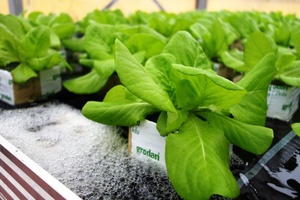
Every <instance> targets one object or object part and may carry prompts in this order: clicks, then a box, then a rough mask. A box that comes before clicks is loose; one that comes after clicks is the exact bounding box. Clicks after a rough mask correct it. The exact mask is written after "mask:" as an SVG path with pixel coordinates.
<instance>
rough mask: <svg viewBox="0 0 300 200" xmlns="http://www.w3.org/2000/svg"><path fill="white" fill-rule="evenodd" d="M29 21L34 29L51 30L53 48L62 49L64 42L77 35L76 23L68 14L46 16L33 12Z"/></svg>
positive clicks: (29, 16)
mask: <svg viewBox="0 0 300 200" xmlns="http://www.w3.org/2000/svg"><path fill="white" fill-rule="evenodd" d="M28 20H29V22H30V23H31V24H32V25H33V26H34V27H40V26H45V27H48V28H49V30H50V46H51V47H52V48H56V49H61V47H62V44H61V43H62V40H64V39H68V38H71V37H73V35H74V34H75V24H74V21H73V19H72V18H71V17H70V15H68V14H67V13H60V14H59V15H56V14H53V13H50V14H48V15H45V14H44V13H42V12H32V13H30V14H29V15H28Z"/></svg>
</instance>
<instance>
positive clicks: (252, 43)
mask: <svg viewBox="0 0 300 200" xmlns="http://www.w3.org/2000/svg"><path fill="white" fill-rule="evenodd" d="M299 33H300V32H299ZM294 37H295V38H298V36H297V35H296V34H295V36H294ZM297 48H298V47H297ZM268 53H274V54H275V55H276V62H275V72H276V73H275V74H274V77H273V80H279V81H281V82H283V83H284V84H286V85H289V86H296V87H299V86H300V61H299V58H298V54H297V52H296V51H295V50H292V49H289V48H284V47H280V46H277V45H276V43H275V41H274V40H273V39H272V38H271V37H269V36H268V35H266V34H264V33H262V32H260V31H257V32H254V33H252V34H251V35H250V36H249V38H248V40H247V42H246V44H245V51H244V52H241V51H238V50H236V49H234V50H232V51H227V52H224V53H223V54H222V60H223V62H224V63H225V64H226V66H227V67H229V68H232V69H234V70H236V71H239V72H243V73H247V72H248V71H249V70H251V69H252V68H253V66H254V65H256V64H257V62H258V61H259V60H261V59H262V58H263V57H264V56H265V55H267V54H268Z"/></svg>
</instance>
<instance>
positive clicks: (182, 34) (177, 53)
mask: <svg viewBox="0 0 300 200" xmlns="http://www.w3.org/2000/svg"><path fill="white" fill-rule="evenodd" d="M179 46H180V48H178V47H179ZM163 53H169V54H172V55H173V56H174V58H176V61H175V63H177V64H183V65H186V66H191V67H198V68H203V69H211V64H210V61H209V59H208V58H207V56H206V55H205V53H204V51H203V49H202V47H201V46H200V44H199V42H197V41H196V40H195V39H194V38H193V37H192V36H191V35H190V34H189V33H188V32H186V31H179V32H177V33H176V34H175V35H173V37H172V38H171V39H170V41H169V42H168V43H167V44H166V46H165V48H164V50H163Z"/></svg>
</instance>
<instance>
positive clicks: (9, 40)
mask: <svg viewBox="0 0 300 200" xmlns="http://www.w3.org/2000/svg"><path fill="white" fill-rule="evenodd" d="M0 33H1V38H0V67H1V68H2V69H6V70H9V71H11V73H12V75H13V78H14V81H15V82H16V83H24V82H26V81H27V80H29V79H30V78H32V77H37V76H38V74H37V72H38V71H40V70H43V69H46V68H51V67H53V66H55V65H58V64H59V63H61V62H64V63H65V65H66V66H69V65H68V64H67V63H66V62H65V60H64V59H63V58H62V57H61V55H59V53H58V52H57V51H55V50H52V49H51V48H50V30H49V28H47V27H36V28H32V29H30V30H29V31H28V32H27V30H26V29H24V26H23V23H22V22H21V21H20V20H19V19H18V18H17V17H15V16H12V15H0Z"/></svg>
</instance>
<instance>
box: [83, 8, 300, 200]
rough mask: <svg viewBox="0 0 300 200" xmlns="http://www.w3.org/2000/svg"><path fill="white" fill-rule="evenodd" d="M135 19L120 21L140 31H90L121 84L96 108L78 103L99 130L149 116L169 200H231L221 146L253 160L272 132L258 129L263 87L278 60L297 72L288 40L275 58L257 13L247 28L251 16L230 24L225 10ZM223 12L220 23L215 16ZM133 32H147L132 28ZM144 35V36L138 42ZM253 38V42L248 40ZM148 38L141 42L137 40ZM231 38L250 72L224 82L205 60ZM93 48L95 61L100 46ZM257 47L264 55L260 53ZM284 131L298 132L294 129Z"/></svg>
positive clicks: (233, 189)
mask: <svg viewBox="0 0 300 200" xmlns="http://www.w3.org/2000/svg"><path fill="white" fill-rule="evenodd" d="M136 14H137V16H138V18H137V19H138V20H136V18H134V17H133V16H131V18H130V19H131V20H132V21H134V20H133V19H135V20H136V22H139V23H140V24H131V25H130V26H131V27H128V26H124V24H122V25H117V26H115V25H109V27H111V26H114V27H115V28H112V29H113V30H112V31H111V32H110V31H107V30H109V28H107V29H105V30H106V31H104V30H102V31H101V33H100V32H99V33H97V34H98V36H100V35H101V37H102V39H100V38H99V39H98V41H102V40H105V39H106V40H107V41H110V45H109V46H110V50H113V51H110V54H111V56H110V57H109V59H112V60H113V61H114V62H113V61H112V60H111V65H110V66H111V70H110V73H113V70H115V71H116V73H117V75H118V76H119V78H120V80H121V83H122V84H121V85H118V86H115V87H113V88H112V89H111V90H110V91H109V92H108V93H107V94H106V96H105V98H104V100H103V101H102V102H95V101H90V102H87V103H86V105H85V106H84V107H83V109H82V113H83V115H84V116H86V117H87V118H89V119H91V120H94V121H96V122H99V123H103V124H108V125H114V126H134V125H136V124H138V122H139V121H142V120H144V119H145V118H147V116H149V115H153V113H155V114H157V115H158V119H157V121H156V122H157V130H158V131H159V133H160V134H161V136H163V137H167V140H166V155H165V156H166V160H165V161H166V166H167V172H168V175H169V178H170V180H171V182H172V184H173V186H174V188H175V190H176V191H177V192H178V194H179V195H180V196H181V197H183V198H184V199H209V198H210V197H211V196H212V195H213V194H219V195H221V196H225V197H230V198H234V197H237V196H238V194H239V188H238V186H237V184H236V181H235V179H234V177H233V176H232V174H231V172H230V169H229V154H228V153H227V152H229V146H228V145H229V143H231V144H234V145H237V146H239V147H240V148H242V149H244V150H246V151H249V152H251V153H254V154H261V153H263V152H265V151H266V150H267V149H268V147H269V146H270V144H271V142H272V138H273V131H272V130H271V129H269V128H266V127H264V126H265V120H266V110H267V104H266V102H267V90H268V86H269V85H270V83H271V82H272V80H273V79H274V78H277V77H278V73H277V72H278V65H279V64H278V63H279V62H281V63H284V62H285V60H284V59H285V58H288V59H289V60H291V61H290V64H291V63H292V62H293V68H294V69H296V68H297V66H294V64H295V63H294V61H295V62H297V61H296V60H297V58H298V53H299V52H298V51H297V48H298V47H297V44H296V39H295V38H297V37H298V36H297V34H296V33H294V32H293V33H292V32H291V35H292V36H290V37H291V38H292V39H291V40H289V41H288V44H287V43H286V48H287V52H294V57H293V59H292V58H289V56H285V55H283V57H282V58H279V57H280V55H279V54H278V52H277V50H276V49H278V48H280V47H278V45H280V43H279V42H278V44H276V43H275V42H273V43H271V42H270V44H269V43H266V41H273V40H275V39H276V37H278V33H276V31H277V29H276V30H275V29H272V28H271V27H267V28H266V26H265V25H268V24H269V23H270V20H271V19H272V18H267V16H266V15H263V16H260V15H258V13H255V14H256V15H258V16H259V17H261V18H263V19H265V18H266V19H268V20H265V21H263V22H260V23H259V22H257V24H255V23H252V22H253V21H255V20H254V19H253V18H250V16H251V15H249V16H248V18H247V17H246V18H244V16H240V15H239V16H238V17H239V19H238V20H236V21H234V20H235V19H234V17H233V15H230V13H228V12H225V13H212V14H210V13H209V14H207V13H204V14H203V13H194V12H190V13H188V14H187V13H185V14H182V15H180V16H179V17H178V16H175V15H172V14H165V13H151V14H149V15H148V14H146V13H142V12H138V13H136ZM223 14H224V18H223V17H221V16H220V15H223ZM235 14H237V13H235ZM276 16H280V14H277V15H276ZM264 17H265V18H264ZM229 19H230V20H231V21H233V22H232V23H230V20H229ZM244 19H246V20H248V21H249V22H250V23H249V24H250V25H249V24H248V25H247V26H249V27H246V28H245V30H237V29H236V28H234V26H233V25H232V24H233V23H238V22H239V21H242V22H243V20H244ZM292 19H293V20H296V19H295V18H293V17H291V20H292ZM274 23H275V20H274ZM235 25H236V24H235ZM101 26H102V27H104V25H100V26H99V25H97V26H96V25H91V26H89V27H87V28H86V32H85V34H86V38H85V41H86V43H85V44H87V43H88V39H87V38H88V37H89V35H90V34H91V33H90V31H91V30H92V28H93V29H98V30H100V29H101V28H100V27H101ZM105 26H107V25H105ZM90 27H92V28H90ZM141 27H143V28H146V27H147V28H148V31H146V32H144V31H145V29H142V30H143V31H141ZM128 28H129V29H132V30H136V29H140V31H141V32H142V33H143V34H141V32H139V33H137V32H135V31H130V32H128ZM149 28H150V29H149ZM151 29H152V31H149V30H151ZM270 30H272V31H273V32H272V31H270ZM268 31H269V32H268ZM95 32H96V31H95V30H94V33H95ZM124 33H130V35H127V34H125V35H126V36H125V35H124ZM145 33H146V34H150V35H151V37H150V35H148V38H147V37H146V35H145ZM154 35H155V37H154V38H153V36H154ZM257 35H258V36H257ZM124 36H125V37H124ZM272 36H273V38H272ZM255 37H260V38H263V39H258V40H257V42H256V41H255V40H256V39H255ZM92 38H93V37H92ZM150 38H151V39H150ZM148 39H150V40H149V41H150V42H146V41H147V40H148ZM237 41H238V42H239V43H240V44H241V46H242V48H241V50H245V55H246V56H245V57H246V60H247V62H249V63H251V65H249V66H247V67H246V65H244V67H245V68H247V69H248V70H247V71H245V72H244V73H243V78H242V79H241V80H240V81H239V82H237V83H233V82H231V81H228V80H227V79H225V78H223V77H220V76H218V75H217V74H216V73H215V72H213V70H212V63H213V62H224V60H225V59H224V54H225V53H226V52H228V50H230V47H231V45H233V44H234V43H235V42H237ZM278 41H280V38H279V39H278ZM131 42H132V43H131ZM98 44H99V46H98V47H97V48H98V50H99V52H98V55H100V52H103V43H102V42H98ZM89 45H91V44H88V45H87V46H85V48H89V47H88V46H89ZM93 45H94V46H96V41H94V43H93ZM261 45H265V46H264V47H263V48H262V49H267V50H263V51H262V52H261V50H260V48H261ZM100 46H102V47H100ZM101 49H102V50H101ZM149 49H151V53H149ZM153 49H155V51H153ZM93 50H95V49H93ZM237 50H238V49H236V50H234V51H237ZM147 51H148V52H147ZM104 52H105V51H104ZM257 52H258V53H257ZM93 53H95V51H93ZM143 54H144V55H143ZM239 54H241V55H242V54H243V51H240V52H239ZM141 55H143V56H141ZM278 60H279V61H278ZM82 61H84V62H85V61H87V62H90V63H92V62H91V60H90V61H88V60H82ZM93 62H94V61H93ZM94 63H95V62H94ZM287 65H288V64H286V66H287ZM90 66H92V65H90ZM106 66H109V65H106ZM94 67H95V65H94ZM101 68H102V69H105V68H104V67H103V66H101ZM98 74H101V73H99V69H98ZM293 75H294V74H293ZM287 79H290V78H289V77H288V78H287ZM292 128H293V129H294V130H295V131H296V132H299V124H298V123H294V124H293V125H292Z"/></svg>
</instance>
